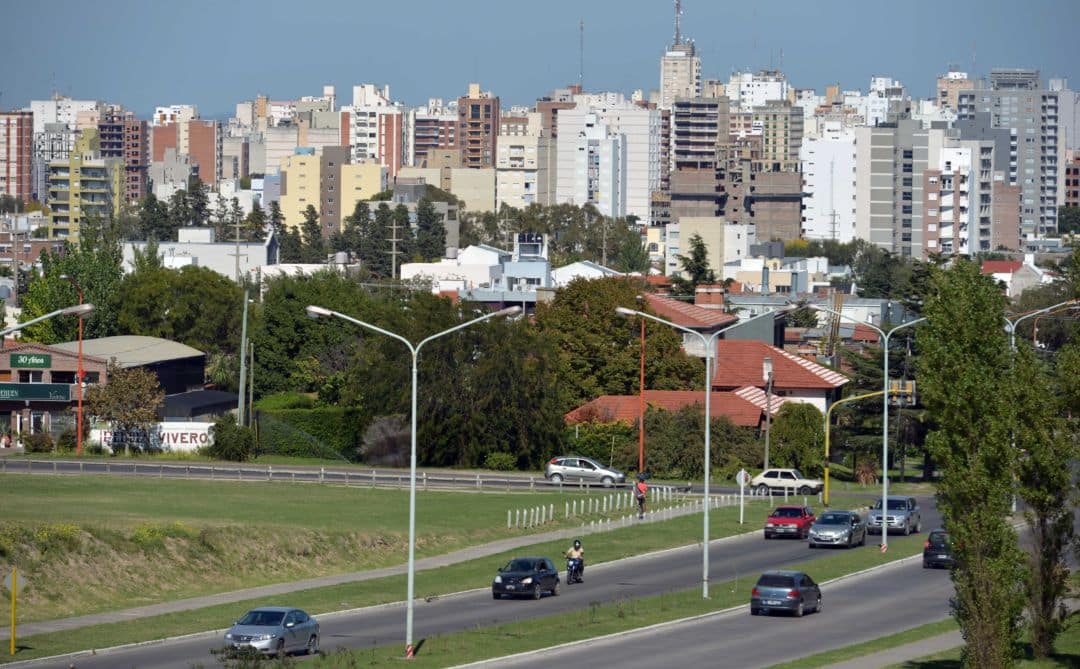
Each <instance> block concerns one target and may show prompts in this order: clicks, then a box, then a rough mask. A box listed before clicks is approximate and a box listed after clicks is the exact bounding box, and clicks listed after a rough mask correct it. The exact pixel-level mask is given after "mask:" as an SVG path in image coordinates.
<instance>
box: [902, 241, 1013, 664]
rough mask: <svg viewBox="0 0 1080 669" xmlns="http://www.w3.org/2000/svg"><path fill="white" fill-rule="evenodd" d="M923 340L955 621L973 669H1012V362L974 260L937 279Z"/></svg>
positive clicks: (990, 289) (996, 308)
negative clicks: (949, 546) (952, 558)
mask: <svg viewBox="0 0 1080 669" xmlns="http://www.w3.org/2000/svg"><path fill="white" fill-rule="evenodd" d="M931 286H932V289H931V292H930V294H929V296H928V299H927V301H926V307H925V311H924V313H925V316H926V318H927V322H926V323H924V324H923V325H922V326H920V328H919V331H918V332H917V334H916V336H917V343H918V349H919V351H920V359H919V365H918V374H917V379H918V382H919V386H920V388H921V391H922V398H923V403H924V404H925V405H926V407H927V409H928V410H929V412H930V415H931V416H933V419H934V426H933V430H932V431H931V433H930V434H929V436H928V437H927V447H928V448H929V449H930V452H931V454H932V456H933V458H934V462H935V463H936V464H937V466H938V468H939V469H940V471H941V481H940V482H939V484H938V492H937V501H938V509H940V510H941V512H942V515H943V516H944V523H945V529H947V530H948V532H949V535H950V537H951V541H952V544H953V551H954V556H955V560H956V564H955V566H954V568H953V570H952V573H951V575H952V581H953V586H954V588H955V590H956V595H955V597H954V599H953V602H952V607H953V616H954V617H955V618H956V621H957V623H958V624H959V626H960V631H961V633H962V634H963V637H964V639H965V641H966V645H965V647H964V650H963V652H962V654H961V661H962V664H963V665H964V666H965V667H969V668H971V669H975V668H980V669H982V668H987V667H1008V666H1011V665H1012V663H1013V652H1014V647H1015V644H1016V642H1017V637H1018V633H1019V624H1020V613H1021V611H1022V609H1023V602H1024V591H1023V585H1022V584H1023V580H1024V579H1023V576H1024V574H1023V572H1024V569H1023V564H1024V559H1023V553H1022V551H1021V550H1020V548H1019V547H1018V546H1017V537H1016V533H1015V531H1014V530H1013V529H1012V526H1011V525H1010V524H1009V521H1008V516H1009V514H1010V509H1011V501H1012V493H1013V483H1012V482H1013V471H1014V464H1015V462H1016V458H1015V457H1014V449H1013V446H1012V437H1013V434H1012V427H1013V426H1012V421H1011V418H1012V417H1013V416H1014V413H1013V409H1012V407H1011V406H1010V402H1011V401H1012V397H1013V396H1014V393H1012V392H1011V383H1012V382H1011V380H1010V371H1011V369H1012V364H1011V360H1012V356H1011V353H1010V350H1009V343H1008V339H1007V337H1006V335H1005V332H1004V330H1003V328H1002V323H1003V319H1002V317H1003V314H1004V307H1005V297H1004V296H1003V295H1002V293H1001V291H1000V289H999V288H998V287H997V286H996V285H994V283H993V281H992V280H991V279H990V278H988V277H986V276H983V275H982V274H980V272H979V267H978V266H977V265H976V264H975V263H973V262H970V261H968V260H964V259H960V260H957V261H956V263H955V264H954V266H953V267H952V268H950V269H949V270H935V272H934V275H933V278H932V280H931Z"/></svg>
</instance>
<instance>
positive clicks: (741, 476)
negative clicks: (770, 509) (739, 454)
mask: <svg viewBox="0 0 1080 669" xmlns="http://www.w3.org/2000/svg"><path fill="white" fill-rule="evenodd" d="M735 482H736V483H738V484H739V485H740V486H744V485H746V484H748V483H750V474H749V473H748V472H747V471H746V470H745V469H740V470H739V473H738V474H736V475H735Z"/></svg>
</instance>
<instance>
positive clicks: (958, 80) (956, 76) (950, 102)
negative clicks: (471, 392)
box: [936, 70, 972, 111]
mask: <svg viewBox="0 0 1080 669" xmlns="http://www.w3.org/2000/svg"><path fill="white" fill-rule="evenodd" d="M936 88H937V97H936V101H937V105H938V107H942V108H945V109H951V110H953V111H956V110H957V109H959V108H960V91H968V90H971V88H972V81H971V80H970V79H968V75H967V72H958V71H956V70H949V71H948V72H946V73H945V74H943V75H941V76H940V77H938V78H937V87H936Z"/></svg>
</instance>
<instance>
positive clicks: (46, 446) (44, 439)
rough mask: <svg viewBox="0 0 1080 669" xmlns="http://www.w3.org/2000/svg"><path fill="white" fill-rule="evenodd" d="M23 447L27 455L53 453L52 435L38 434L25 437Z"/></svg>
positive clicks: (46, 433)
mask: <svg viewBox="0 0 1080 669" xmlns="http://www.w3.org/2000/svg"><path fill="white" fill-rule="evenodd" d="M23 447H24V448H25V449H26V452H27V453H51V452H52V450H53V440H52V435H50V434H49V433H48V432H36V433H34V434H28V435H26V436H25V437H23Z"/></svg>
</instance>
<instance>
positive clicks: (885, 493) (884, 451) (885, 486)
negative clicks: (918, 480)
mask: <svg viewBox="0 0 1080 669" xmlns="http://www.w3.org/2000/svg"><path fill="white" fill-rule="evenodd" d="M810 308H811V309H815V310H817V311H827V312H829V313H830V314H833V315H834V316H836V317H837V318H846V319H847V320H849V321H852V322H854V323H862V324H863V325H865V326H867V327H869V328H872V329H873V330H875V331H877V333H878V334H879V335H881V343H882V346H883V347H884V351H885V361H884V372H883V376H884V379H883V380H882V383H883V384H884V388H883V390H882V392H883V396H882V409H883V410H884V411H883V414H882V427H881V550H882V551H887V550H888V549H889V524H888V521H887V515H888V513H887V512H888V510H889V499H888V497H889V337H891V336H892V335H893V333H894V332H896V331H897V330H901V329H903V328H907V327H911V326H912V325H916V324H918V323H921V322H923V321H925V320H926V319H925V318H916V319H914V320H910V321H908V322H907V323H901V324H900V325H897V326H896V327H894V328H892V329H891V330H889V331H888V332H885V331H884V330H882V329H881V328H879V327H878V326H876V325H874V324H873V323H869V322H867V321H863V320H859V319H858V318H852V317H851V316H848V315H846V314H842V313H840V312H839V311H836V310H834V309H830V308H828V307H823V306H820V305H817V304H811V305H810Z"/></svg>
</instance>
